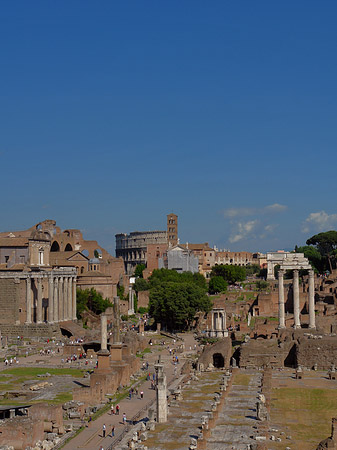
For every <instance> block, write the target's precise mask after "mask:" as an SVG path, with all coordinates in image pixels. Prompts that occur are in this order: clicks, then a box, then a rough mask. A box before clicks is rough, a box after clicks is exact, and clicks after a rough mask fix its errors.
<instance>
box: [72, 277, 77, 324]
mask: <svg viewBox="0 0 337 450" xmlns="http://www.w3.org/2000/svg"><path fill="white" fill-rule="evenodd" d="M72 306H73V311H72V318H73V320H77V315H76V278H75V277H74V278H73V305H72Z"/></svg>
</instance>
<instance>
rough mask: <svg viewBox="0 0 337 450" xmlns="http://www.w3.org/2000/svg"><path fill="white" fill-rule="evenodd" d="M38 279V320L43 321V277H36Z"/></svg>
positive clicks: (38, 321)
mask: <svg viewBox="0 0 337 450" xmlns="http://www.w3.org/2000/svg"><path fill="white" fill-rule="evenodd" d="M36 280H37V311H36V322H37V323H42V279H41V278H36Z"/></svg>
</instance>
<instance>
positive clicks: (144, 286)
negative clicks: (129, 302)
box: [133, 278, 150, 293]
mask: <svg viewBox="0 0 337 450" xmlns="http://www.w3.org/2000/svg"><path fill="white" fill-rule="evenodd" d="M149 287H150V285H149V283H148V282H147V281H146V280H144V278H136V281H135V284H134V285H133V288H134V290H135V291H136V292H137V293H138V292H140V291H147V290H148V289H149Z"/></svg>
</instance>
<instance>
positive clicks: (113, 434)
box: [111, 426, 115, 437]
mask: <svg viewBox="0 0 337 450" xmlns="http://www.w3.org/2000/svg"><path fill="white" fill-rule="evenodd" d="M114 436H115V427H114V426H112V428H111V437H114Z"/></svg>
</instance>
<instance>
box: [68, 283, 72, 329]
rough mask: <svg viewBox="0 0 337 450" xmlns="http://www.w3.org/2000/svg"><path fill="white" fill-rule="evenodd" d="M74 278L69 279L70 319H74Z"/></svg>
mask: <svg viewBox="0 0 337 450" xmlns="http://www.w3.org/2000/svg"><path fill="white" fill-rule="evenodd" d="M72 297H73V278H72V277H69V278H68V319H69V320H72V318H73V299H72Z"/></svg>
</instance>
